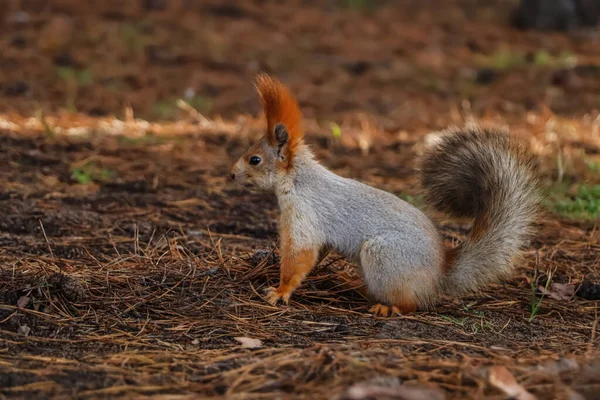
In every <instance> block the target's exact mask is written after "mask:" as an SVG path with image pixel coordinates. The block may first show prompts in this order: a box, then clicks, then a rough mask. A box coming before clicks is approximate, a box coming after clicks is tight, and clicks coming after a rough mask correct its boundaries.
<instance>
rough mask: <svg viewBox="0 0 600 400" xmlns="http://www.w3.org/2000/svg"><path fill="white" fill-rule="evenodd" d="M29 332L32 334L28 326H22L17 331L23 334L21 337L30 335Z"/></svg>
mask: <svg viewBox="0 0 600 400" xmlns="http://www.w3.org/2000/svg"><path fill="white" fill-rule="evenodd" d="M29 332H31V328H30V327H28V326H27V325H21V326H19V329H17V333H19V334H21V335H25V336H27V335H29Z"/></svg>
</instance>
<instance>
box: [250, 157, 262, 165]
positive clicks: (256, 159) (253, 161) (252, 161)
mask: <svg viewBox="0 0 600 400" xmlns="http://www.w3.org/2000/svg"><path fill="white" fill-rule="evenodd" d="M259 163H260V157H258V156H252V157H250V165H258V164H259Z"/></svg>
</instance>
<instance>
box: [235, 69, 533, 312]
mask: <svg viewBox="0 0 600 400" xmlns="http://www.w3.org/2000/svg"><path fill="white" fill-rule="evenodd" d="M255 86H256V89H257V91H258V94H259V96H260V99H261V102H262V106H263V108H264V114H265V116H266V120H267V132H266V135H264V136H263V137H262V138H261V139H260V140H258V141H257V142H256V143H254V144H252V145H251V146H250V147H249V148H248V150H247V151H246V152H245V153H244V154H243V155H242V156H241V157H240V158H239V160H237V162H235V164H234V165H233V167H232V169H231V175H230V176H231V178H232V179H233V180H234V181H236V182H237V184H238V185H240V186H242V187H245V188H248V189H251V190H254V191H268V192H274V193H275V194H276V196H277V199H278V203H279V208H280V211H281V215H280V220H279V239H280V242H279V245H280V282H279V287H277V288H268V289H267V290H266V300H267V301H268V302H269V303H270V304H272V305H276V304H277V303H278V302H279V301H283V302H284V303H285V304H288V302H289V299H290V296H291V295H292V292H293V291H294V290H295V289H296V288H297V287H298V286H299V285H300V284H301V283H302V281H303V280H304V278H305V277H306V275H307V274H308V273H309V272H310V271H311V270H312V269H313V267H314V266H315V264H316V262H317V260H318V256H319V254H320V251H322V250H323V249H332V250H335V251H337V252H339V253H340V254H341V255H343V256H344V257H346V258H347V259H348V260H349V261H350V262H352V263H354V264H356V265H357V266H358V267H359V270H360V273H361V276H362V278H363V280H364V283H365V284H366V291H367V297H368V298H369V299H370V300H371V302H372V303H373V304H374V305H373V306H372V307H371V308H370V309H369V311H370V312H371V313H373V314H374V315H376V316H388V315H390V314H392V315H393V314H399V315H404V314H407V313H411V312H414V311H417V310H427V309H431V308H432V307H433V306H434V305H435V304H436V303H437V302H438V300H439V299H440V298H441V296H460V295H464V294H468V293H471V292H475V291H477V290H478V289H480V288H481V287H482V286H484V285H486V284H488V283H492V282H495V281H498V280H499V279H501V278H503V277H506V276H508V275H509V273H510V272H511V271H512V269H513V267H512V265H513V261H514V259H515V258H516V257H517V256H518V255H519V253H520V252H521V250H522V248H523V247H524V245H525V244H526V242H527V241H528V239H529V237H530V235H531V234H532V233H533V223H534V222H535V219H536V216H537V213H538V204H539V200H540V194H539V190H538V186H539V177H538V176H539V172H538V166H537V162H536V160H535V159H534V157H533V156H532V155H531V154H530V153H528V152H527V150H526V149H525V147H524V146H523V145H522V144H520V143H519V142H517V141H516V139H515V138H514V137H512V136H510V135H508V134H507V133H505V132H504V131H496V130H494V129H484V128H477V127H468V128H463V129H456V128H455V129H449V130H447V131H446V132H445V134H444V135H442V136H441V137H440V138H439V140H438V141H437V143H435V144H434V145H432V147H430V148H429V149H428V150H427V152H426V154H425V155H424V156H423V160H422V163H421V168H420V174H421V181H422V186H423V189H424V198H425V200H426V201H427V203H428V204H430V205H431V206H432V207H433V208H434V209H436V210H438V211H443V212H446V213H448V214H450V215H451V216H453V217H469V218H473V219H474V222H473V226H472V229H471V231H470V233H469V235H468V237H467V238H466V240H465V241H464V242H463V243H462V244H460V245H459V246H458V247H455V248H446V247H445V245H444V243H443V240H442V237H441V235H440V233H439V232H438V231H437V229H436V227H435V225H434V223H433V222H432V220H431V219H430V218H429V217H428V216H426V215H425V214H424V213H423V212H422V211H421V210H419V209H418V208H416V207H414V206H413V205H411V204H409V203H407V202H405V201H404V200H402V199H400V198H398V197H396V196H395V195H393V194H391V193H388V192H385V191H383V190H379V189H376V188H373V187H371V186H368V185H366V184H363V183H361V182H358V181H356V180H352V179H348V178H344V177H341V176H339V175H336V174H335V173H333V172H331V171H329V170H328V169H327V168H325V167H324V166H323V165H321V164H320V163H319V162H318V161H317V160H315V158H314V155H313V153H312V151H311V150H310V149H309V147H308V146H307V145H306V144H305V142H304V133H303V130H302V127H301V119H302V114H301V111H300V108H299V105H298V102H297V100H296V99H295V97H294V96H293V95H292V93H291V91H290V89H289V88H288V87H287V86H285V85H284V84H282V83H281V82H280V81H279V80H277V79H275V78H273V77H270V76H269V75H267V74H264V73H263V74H259V75H258V76H257V78H256V83H255Z"/></svg>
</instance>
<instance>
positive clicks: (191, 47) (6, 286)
mask: <svg viewBox="0 0 600 400" xmlns="http://www.w3.org/2000/svg"><path fill="white" fill-rule="evenodd" d="M8 3H9V6H8V7H6V8H5V9H4V10H0V17H2V18H5V19H6V21H8V22H7V23H6V24H4V25H2V27H1V28H0V48H2V50H3V51H2V52H1V55H0V60H1V61H2V63H3V65H4V67H3V68H2V71H1V72H0V86H1V90H2V91H3V94H4V95H3V96H2V97H0V110H2V111H3V114H2V115H1V118H0V127H1V129H2V131H1V132H0V183H1V185H0V211H1V213H2V218H1V220H0V398H4V397H6V398H28V399H30V398H49V397H56V398H115V397H122V398H139V397H143V396H148V397H150V396H158V397H162V396H164V398H195V397H194V396H198V395H201V396H205V397H224V396H225V397H231V398H273V397H275V398H309V397H310V398H331V397H335V396H340V395H342V394H343V393H345V391H346V390H347V389H348V388H349V387H350V386H351V385H352V384H354V383H357V382H360V381H363V380H369V379H371V378H381V377H393V378H394V379H396V378H397V379H400V380H401V381H402V382H405V383H410V384H418V385H421V386H432V387H438V388H440V389H442V390H443V391H444V392H445V393H446V395H447V397H448V398H457V399H458V398H481V397H486V398H488V397H490V398H503V397H502V395H501V394H500V392H499V391H497V390H496V389H494V388H493V387H492V386H491V385H490V383H489V382H488V379H487V375H486V373H487V372H486V371H487V369H486V368H487V367H489V366H492V365H505V366H507V367H508V368H509V369H510V370H511V372H512V373H513V374H514V375H515V376H516V378H517V380H518V381H519V382H520V383H522V384H523V385H524V386H525V387H526V388H527V389H528V390H530V391H531V392H532V393H534V394H535V395H537V396H538V397H539V398H540V399H550V398H556V397H561V396H563V397H565V398H567V397H566V396H568V394H569V392H568V391H569V390H573V391H577V392H578V393H580V394H581V395H583V396H584V397H585V398H589V399H592V398H595V397H594V396H596V393H597V390H598V387H599V385H600V380H598V376H600V363H599V361H598V334H597V324H598V315H597V311H598V305H597V303H596V302H594V301H587V300H584V299H581V298H579V297H574V298H573V299H571V300H569V301H556V300H553V299H551V298H544V299H543V301H542V303H541V304H542V305H541V309H540V310H539V311H538V313H537V316H536V317H535V318H534V319H533V320H530V317H531V295H532V293H531V288H530V285H529V283H528V282H527V277H530V276H532V274H533V272H532V271H533V270H534V268H537V269H539V270H540V271H541V272H544V273H545V272H547V271H553V272H554V279H555V281H560V282H567V281H581V280H583V279H587V280H590V281H596V282H598V281H600V273H599V271H598V265H599V264H600V258H599V254H600V234H599V233H598V229H597V224H596V222H595V221H578V220H568V219H565V218H562V217H558V216H556V215H553V214H551V213H548V214H546V215H545V216H544V217H543V218H542V219H541V220H540V222H539V227H540V232H539V234H538V236H537V237H536V238H535V240H534V242H533V244H532V246H530V248H529V250H528V251H527V252H526V254H525V257H524V259H523V260H522V261H520V262H519V263H518V268H517V272H516V273H515V275H514V277H513V278H512V279H510V280H508V281H506V282H503V283H502V284H499V285H495V286H491V287H489V288H487V289H486V290H485V291H484V292H483V293H481V294H480V295H477V296H472V297H467V298H461V299H446V300H444V301H443V302H442V304H440V306H439V307H438V309H436V310H435V312H428V313H417V314H414V315H409V316H405V317H394V318H388V319H385V318H374V317H373V316H371V315H370V314H369V313H368V311H367V309H368V303H367V301H366V300H365V299H364V298H363V297H362V296H361V295H360V294H359V292H358V291H357V290H356V286H357V281H356V279H355V278H356V273H355V271H354V269H353V268H352V266H351V265H349V264H348V263H346V262H345V261H344V260H341V259H339V258H338V257H336V256H335V255H330V256H329V257H328V258H326V259H325V260H324V261H322V262H321V263H320V265H319V266H318V267H317V268H316V269H315V271H314V272H313V273H312V274H311V275H310V277H309V278H308V279H307V281H306V283H305V284H304V285H302V287H301V288H300V289H299V290H298V291H297V292H296V293H295V295H294V297H293V299H292V300H293V301H292V302H291V304H290V306H288V307H284V306H279V307H272V306H270V305H268V304H267V303H266V302H265V301H264V300H263V298H262V295H261V293H262V290H263V289H265V288H266V287H268V286H270V285H274V284H276V283H277V281H278V264H277V263H278V259H277V247H276V242H277V214H278V210H277V204H276V201H275V199H274V198H273V197H272V196H270V195H262V194H251V193H247V192H245V191H243V190H241V189H238V188H236V187H235V186H234V185H233V184H232V183H230V182H229V180H228V171H229V166H230V165H231V162H232V161H233V160H234V159H235V157H236V156H237V155H239V154H240V153H241V152H242V151H243V150H244V149H245V147H246V146H247V145H248V143H249V140H251V139H252V138H254V137H256V136H257V135H259V134H260V132H261V129H262V122H261V121H260V119H257V118H254V117H250V115H257V113H258V101H257V99H256V95H255V93H254V92H253V90H252V79H253V77H254V74H255V73H256V72H257V71H259V70H266V71H269V72H271V73H273V74H274V75H277V76H278V77H280V78H281V79H282V80H284V81H286V82H287V83H289V85H290V86H291V87H292V89H293V90H294V91H295V92H296V93H297V94H298V97H299V100H300V102H301V105H302V106H303V109H304V110H305V111H306V115H307V117H308V118H307V122H306V128H307V131H308V140H309V142H310V143H311V144H312V145H313V148H314V149H315V151H316V153H317V154H318V158H319V159H320V160H322V161H323V163H324V164H326V165H327V166H328V167H330V168H332V169H333V170H334V171H336V172H337V173H339V174H341V175H344V176H348V177H354V178H356V179H359V180H361V181H365V182H368V183H370V184H372V185H374V186H377V187H380V188H382V189H385V190H388V191H391V192H394V193H397V194H399V195H405V194H410V195H413V196H414V195H416V194H418V186H417V180H416V175H415V169H414V166H415V164H414V160H415V159H416V157H417V156H418V155H419V154H420V151H421V149H422V145H423V136H424V135H425V134H426V133H427V132H428V131H430V130H435V129H439V128H442V127H445V126H447V125H450V124H459V123H464V122H468V121H471V120H475V121H479V122H482V123H486V124H493V125H500V126H508V127H510V128H511V130H513V131H514V132H515V133H516V134H518V135H520V136H521V137H522V138H524V139H525V140H526V141H528V142H529V143H530V144H531V147H532V151H534V152H536V153H537V154H538V155H539V157H540V158H541V159H542V160H543V163H544V166H545V171H546V172H547V173H546V178H547V181H548V182H552V181H555V180H556V179H557V178H558V176H559V175H560V176H561V177H562V179H563V181H564V182H567V183H581V182H588V183H600V178H599V177H598V175H597V173H594V172H593V171H590V170H589V169H588V168H587V167H586V161H587V160H596V159H597V158H598V157H599V155H600V138H599V136H598V130H599V125H600V123H599V121H600V119H598V109H599V108H600V98H599V97H598V93H600V92H599V90H600V53H599V52H598V50H597V49H598V40H599V38H598V35H597V33H595V32H585V33H582V32H578V33H573V34H570V35H566V34H549V33H538V32H520V31H515V30H513V29H511V28H510V27H509V26H507V23H506V17H507V15H508V11H509V7H508V6H507V4H508V3H510V2H507V4H501V5H495V4H497V3H496V2H491V1H490V2H488V1H475V0H471V1H467V0H462V1H459V0H454V1H446V0H439V1H438V0H435V1H429V2H417V1H415V2H402V5H395V4H394V3H393V2H379V3H380V5H379V6H378V7H375V8H374V9H373V10H365V9H360V10H349V9H347V8H345V7H340V6H339V4H340V3H341V2H335V1H327V2H322V1H289V2H285V3H283V4H281V2H271V1H240V2H235V4H234V3H233V2H231V3H229V2H216V1H206V2H186V1H173V2H167V1H161V0H154V1H148V0H147V1H139V2H137V1H136V2H125V1H107V2H104V3H103V5H94V6H87V5H83V4H84V2H79V1H74V0H56V1H54V2H51V4H50V5H49V4H48V2H44V1H9V2H8ZM163 6H164V7H163ZM144 7H146V8H150V9H152V10H150V11H147V10H144ZM163 8H164V9H163ZM506 48H510V49H511V51H512V52H514V53H515V54H517V53H519V54H520V52H521V53H522V54H523V61H522V62H519V63H518V64H517V65H511V66H510V67H509V68H500V69H499V68H498V65H497V64H498V62H499V61H497V60H496V61H495V63H496V64H494V63H492V64H490V61H485V60H489V59H490V58H493V57H494V54H498V52H499V51H500V50H501V49H506ZM540 49H543V50H547V51H548V52H549V54H551V55H552V57H555V58H556V59H558V58H559V55H560V54H561V52H565V51H568V52H569V53H572V55H574V56H576V58H577V65H578V66H577V67H574V68H572V67H569V68H567V67H565V66H563V65H562V64H560V63H559V62H558V61H556V62H552V63H551V62H546V63H542V62H541V61H540V57H542V56H540V55H539V52H540ZM486 57H487V58H486ZM536 59H537V64H536ZM490 65H491V66H490ZM59 67H62V68H68V71H87V70H89V71H91V78H90V81H89V82H87V79H88V78H85V77H83V78H81V76H80V78H77V79H80V80H81V81H82V82H87V83H82V82H80V83H79V84H77V85H76V87H75V89H73V87H74V86H73V82H72V81H68V80H65V79H63V78H64V77H65V75H64V74H65V72H64V71H66V70H65V69H62V70H61V69H59ZM60 71H62V72H60ZM69 73H70V72H69ZM77 73H79V72H77ZM61 74H62V75H61ZM61 76H62V78H61ZM189 88H191V89H193V91H194V92H195V93H196V97H193V98H192V99H191V100H190V103H193V105H194V106H195V107H196V110H197V111H199V112H200V113H201V114H202V115H200V114H198V113H197V112H195V111H194V110H190V109H183V110H181V109H178V108H177V107H176V106H174V104H175V101H174V100H176V99H177V98H180V97H183V96H184V95H185V93H186V90H188V89H189ZM70 103H72V104H70ZM68 106H69V107H70V106H73V107H75V109H76V110H77V111H76V112H75V111H71V112H67V111H65V110H64V109H65V107H68ZM40 112H42V113H43V114H40ZM40 115H44V116H43V117H41V116H40ZM219 116H223V119H221V118H220V117H219ZM115 117H116V118H119V120H117V119H116V118H115ZM136 117H143V118H146V119H149V120H157V119H162V120H163V121H162V122H153V123H147V122H145V121H142V120H136V119H134V118H136ZM205 117H207V118H209V119H208V120H207V119H205ZM165 120H172V121H175V122H168V121H165ZM329 121H335V122H336V123H337V124H339V125H340V126H341V127H342V131H343V135H342V139H341V140H335V139H333V138H332V135H331V130H330V122H329ZM559 152H560V154H561V160H562V162H563V163H564V166H563V167H561V168H559V167H558V165H557V154H559ZM598 161H600V160H598ZM78 171H79V173H82V174H83V176H79V177H78V175H77V174H78ZM81 171H83V172H81ZM87 180H91V181H90V182H87ZM84 181H85V182H84ZM435 217H436V220H437V221H438V223H439V226H440V230H441V232H442V234H443V235H444V237H445V238H446V239H447V241H448V242H449V243H451V242H453V241H457V240H460V239H462V238H464V235H465V234H466V233H467V232H468V228H469V224H468V222H453V221H448V220H447V219H445V218H444V217H443V216H440V215H435ZM538 299H539V297H538ZM235 337H249V338H254V339H260V340H261V341H262V347H261V348H259V349H256V350H248V349H243V348H241V345H240V343H238V342H237V341H236V340H235ZM169 395H173V396H175V395H180V397H169Z"/></svg>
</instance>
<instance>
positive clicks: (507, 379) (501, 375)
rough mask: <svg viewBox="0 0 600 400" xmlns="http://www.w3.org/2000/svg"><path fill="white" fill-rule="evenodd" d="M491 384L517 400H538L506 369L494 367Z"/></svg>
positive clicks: (490, 379)
mask: <svg viewBox="0 0 600 400" xmlns="http://www.w3.org/2000/svg"><path fill="white" fill-rule="evenodd" d="M489 381H490V384H491V385H492V386H494V387H496V388H498V389H500V390H501V391H503V392H504V393H505V394H507V395H508V396H510V397H511V398H514V399H516V400H536V397H535V396H534V395H532V394H531V393H529V392H528V391H527V390H526V389H525V388H524V387H523V386H521V385H519V383H518V382H517V380H516V379H515V377H514V376H513V375H512V374H511V373H510V371H509V370H507V369H506V368H505V367H501V366H494V367H491V368H490V372H489Z"/></svg>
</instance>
